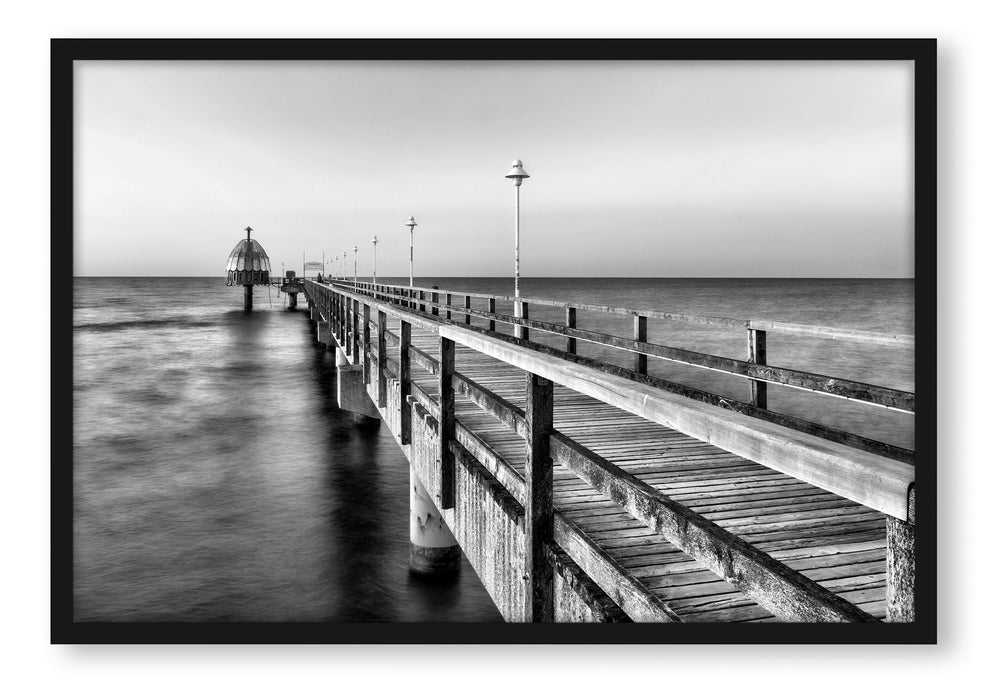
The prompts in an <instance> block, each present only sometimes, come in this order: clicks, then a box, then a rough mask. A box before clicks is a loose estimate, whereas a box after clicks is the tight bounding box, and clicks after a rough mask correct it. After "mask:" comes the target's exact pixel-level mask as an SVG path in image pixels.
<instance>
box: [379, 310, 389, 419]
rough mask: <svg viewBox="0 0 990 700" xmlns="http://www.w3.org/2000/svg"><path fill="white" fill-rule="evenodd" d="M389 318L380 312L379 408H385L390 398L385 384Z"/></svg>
mask: <svg viewBox="0 0 990 700" xmlns="http://www.w3.org/2000/svg"><path fill="white" fill-rule="evenodd" d="M387 320H388V317H387V316H386V315H385V312H384V311H379V312H378V353H377V355H378V408H385V402H386V401H387V396H388V385H387V384H386V382H385V370H386V368H387V362H388V361H387V359H386V358H387V355H386V348H387V343H386V342H385V329H386V321H387Z"/></svg>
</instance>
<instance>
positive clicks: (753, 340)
mask: <svg viewBox="0 0 990 700" xmlns="http://www.w3.org/2000/svg"><path fill="white" fill-rule="evenodd" d="M747 333H748V336H749V361H750V362H752V363H754V364H757V365H765V364H766V363H767V332H766V331H761V330H757V329H756V328H750V329H748V331H747ZM749 395H750V403H751V404H753V405H754V406H756V407H757V408H766V407H767V383H766V382H763V381H760V380H759V379H751V380H750V382H749Z"/></svg>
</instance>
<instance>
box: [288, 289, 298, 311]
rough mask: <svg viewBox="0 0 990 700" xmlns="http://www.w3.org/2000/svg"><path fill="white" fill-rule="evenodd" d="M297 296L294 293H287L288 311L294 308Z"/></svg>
mask: <svg viewBox="0 0 990 700" xmlns="http://www.w3.org/2000/svg"><path fill="white" fill-rule="evenodd" d="M297 296H298V294H297V293H296V292H289V308H290V309H294V308H296V303H297V299H296V297H297Z"/></svg>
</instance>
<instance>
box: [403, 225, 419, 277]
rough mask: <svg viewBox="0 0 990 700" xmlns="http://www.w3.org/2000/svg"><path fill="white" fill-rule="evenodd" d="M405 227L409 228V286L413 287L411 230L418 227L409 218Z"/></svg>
mask: <svg viewBox="0 0 990 700" xmlns="http://www.w3.org/2000/svg"><path fill="white" fill-rule="evenodd" d="M406 226H408V227H409V286H410V287H412V286H413V229H414V228H416V227H417V226H419V224H417V223H416V219H414V218H412V217H411V216H410V217H409V221H407V222H406Z"/></svg>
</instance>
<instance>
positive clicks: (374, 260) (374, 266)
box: [371, 236, 378, 285]
mask: <svg viewBox="0 0 990 700" xmlns="http://www.w3.org/2000/svg"><path fill="white" fill-rule="evenodd" d="M371 284H373V285H377V284H378V236H372V237H371Z"/></svg>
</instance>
